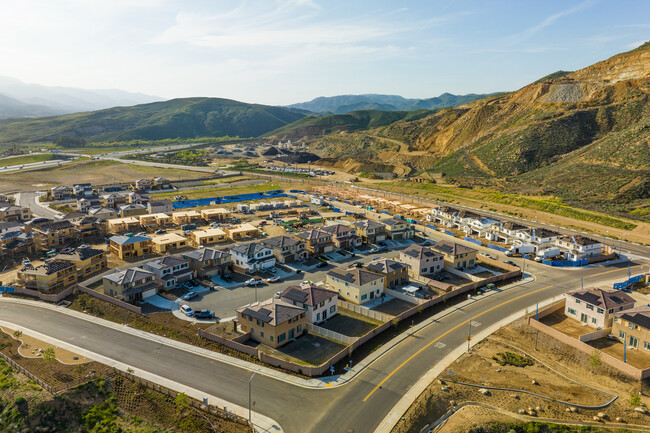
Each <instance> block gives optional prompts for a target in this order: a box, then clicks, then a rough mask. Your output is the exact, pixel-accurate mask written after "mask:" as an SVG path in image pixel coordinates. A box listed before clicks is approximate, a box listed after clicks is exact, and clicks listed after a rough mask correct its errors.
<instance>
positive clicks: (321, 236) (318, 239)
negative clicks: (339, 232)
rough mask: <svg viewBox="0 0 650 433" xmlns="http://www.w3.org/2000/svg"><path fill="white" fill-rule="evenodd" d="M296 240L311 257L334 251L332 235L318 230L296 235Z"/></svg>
mask: <svg viewBox="0 0 650 433" xmlns="http://www.w3.org/2000/svg"><path fill="white" fill-rule="evenodd" d="M296 238H297V239H299V240H301V241H303V242H304V243H305V247H306V248H307V251H309V253H310V254H312V255H319V254H324V253H329V252H331V251H334V242H333V241H332V234H331V233H329V232H326V231H324V230H320V229H312V230H307V231H305V232H300V233H297V234H296Z"/></svg>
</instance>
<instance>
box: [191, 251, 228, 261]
mask: <svg viewBox="0 0 650 433" xmlns="http://www.w3.org/2000/svg"><path fill="white" fill-rule="evenodd" d="M182 256H183V257H187V258H190V259H192V260H197V261H199V262H205V261H208V260H217V259H221V258H223V257H230V253H227V252H225V251H221V250H215V249H213V248H201V249H199V250H194V251H190V252H188V253H183V254H182Z"/></svg>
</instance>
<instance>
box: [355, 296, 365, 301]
mask: <svg viewBox="0 0 650 433" xmlns="http://www.w3.org/2000/svg"><path fill="white" fill-rule="evenodd" d="M367 297H368V295H361V300H362V301H363V300H364V299H366V298H367ZM355 298H356V296H355Z"/></svg>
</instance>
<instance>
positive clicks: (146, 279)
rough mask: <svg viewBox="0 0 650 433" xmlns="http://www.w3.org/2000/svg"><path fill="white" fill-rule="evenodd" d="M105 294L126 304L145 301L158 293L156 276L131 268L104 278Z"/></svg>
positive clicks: (158, 283) (158, 284)
mask: <svg viewBox="0 0 650 433" xmlns="http://www.w3.org/2000/svg"><path fill="white" fill-rule="evenodd" d="M102 283H103V287H104V294H105V295H108V296H112V297H114V298H117V299H120V300H123V301H125V302H139V301H143V300H145V299H147V298H149V297H151V296H154V295H155V294H157V293H158V289H159V288H160V281H158V279H157V278H156V274H154V273H153V272H150V271H145V270H144V269H141V268H129V269H125V270H123V271H119V272H115V273H114V274H110V275H106V276H104V277H103V278H102Z"/></svg>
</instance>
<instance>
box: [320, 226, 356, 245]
mask: <svg viewBox="0 0 650 433" xmlns="http://www.w3.org/2000/svg"><path fill="white" fill-rule="evenodd" d="M322 230H323V231H326V232H328V233H330V234H331V235H332V240H333V241H334V245H335V246H336V248H338V249H345V250H348V249H352V248H357V247H360V246H361V244H362V243H363V241H362V240H361V238H360V237H359V236H357V232H356V230H355V229H354V228H352V227H350V226H346V225H344V224H333V225H331V226H327V227H323V229H322Z"/></svg>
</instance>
